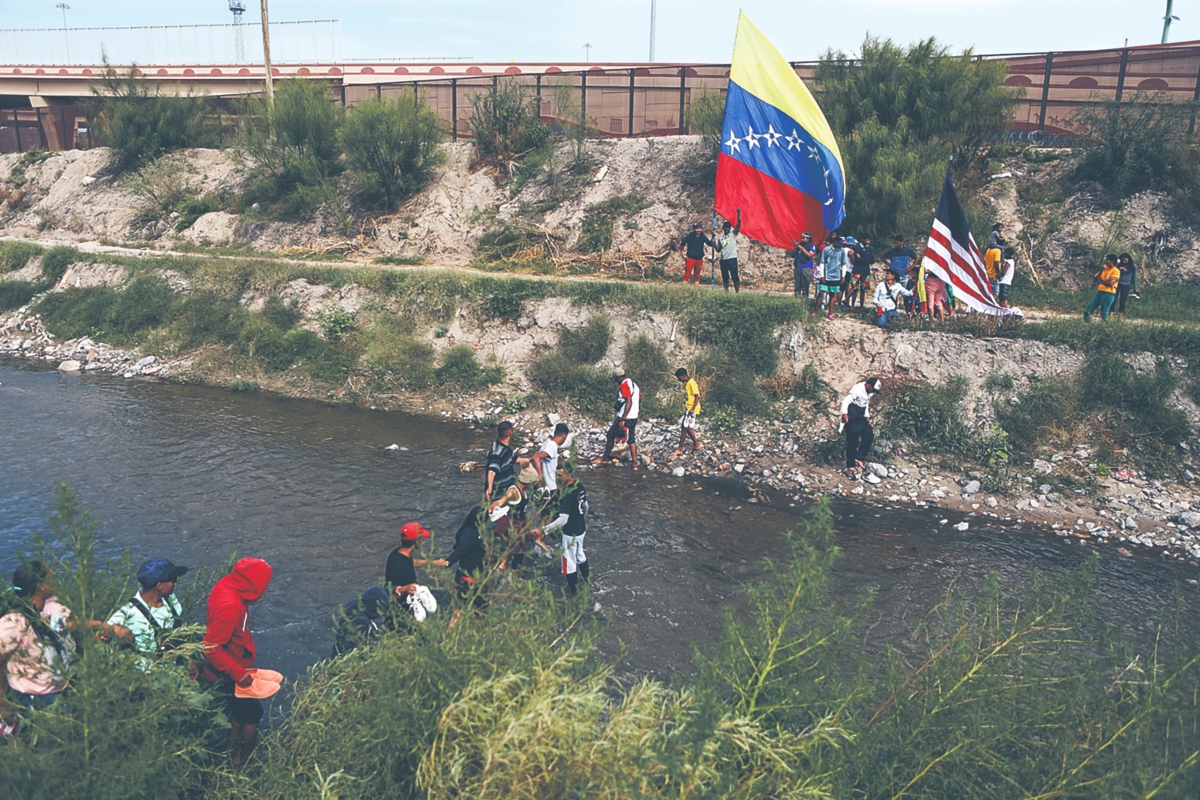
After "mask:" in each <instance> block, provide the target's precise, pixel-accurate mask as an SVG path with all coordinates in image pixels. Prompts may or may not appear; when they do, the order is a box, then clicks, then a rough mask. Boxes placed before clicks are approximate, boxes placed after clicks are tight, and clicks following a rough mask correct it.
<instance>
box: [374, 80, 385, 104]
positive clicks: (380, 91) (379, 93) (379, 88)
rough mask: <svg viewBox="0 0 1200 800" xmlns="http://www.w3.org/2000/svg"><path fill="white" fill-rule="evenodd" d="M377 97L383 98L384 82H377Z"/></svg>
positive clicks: (378, 98)
mask: <svg viewBox="0 0 1200 800" xmlns="http://www.w3.org/2000/svg"><path fill="white" fill-rule="evenodd" d="M375 99H376V100H382V99H383V84H382V83H377V84H375Z"/></svg>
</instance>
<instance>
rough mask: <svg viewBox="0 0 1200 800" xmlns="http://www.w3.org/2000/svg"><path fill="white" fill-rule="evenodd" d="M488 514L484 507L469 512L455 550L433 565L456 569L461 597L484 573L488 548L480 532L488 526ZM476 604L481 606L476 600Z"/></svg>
mask: <svg viewBox="0 0 1200 800" xmlns="http://www.w3.org/2000/svg"><path fill="white" fill-rule="evenodd" d="M486 519H487V516H486V512H485V510H484V508H483V507H482V506H475V507H474V508H472V509H471V510H470V511H468V512H467V516H466V518H465V519H463V522H462V525H460V526H458V532H457V533H455V534H454V549H453V550H451V551H450V555H448V556H446V557H445V558H438V559H435V560H434V561H432V562H431V563H432V564H433V565H434V566H436V567H451V566H453V567H455V568H456V569H455V572H454V582H455V583H456V584H457V585H458V592H459V595H460V596H465V595H467V594H469V593H470V592H471V590H472V589H473V588H474V587H475V582H476V581H477V580H478V576H479V574H480V573H481V572H483V567H484V562H485V561H486V560H487V547H486V546H485V545H484V543H483V539H482V538H481V537H480V535H479V532H480V531H481V530H483V529H484V525H486ZM476 604H477V605H478V604H480V603H479V600H476Z"/></svg>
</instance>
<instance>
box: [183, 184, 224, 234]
mask: <svg viewBox="0 0 1200 800" xmlns="http://www.w3.org/2000/svg"><path fill="white" fill-rule="evenodd" d="M226 208H229V200H228V198H227V197H226V196H225V194H224V193H213V192H208V193H207V194H204V195H201V196H200V197H185V198H184V199H183V200H182V201H181V202H180V203H179V206H178V208H177V210H178V211H179V219H177V220H175V230H176V231H186V230H187V229H188V228H190V227H192V226H193V225H195V224H196V220H198V219H200V218H201V217H203V216H204V215H205V214H211V213H212V212H214V211H221V210H223V209H226Z"/></svg>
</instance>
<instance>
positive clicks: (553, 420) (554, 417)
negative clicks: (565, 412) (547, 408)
mask: <svg viewBox="0 0 1200 800" xmlns="http://www.w3.org/2000/svg"><path fill="white" fill-rule="evenodd" d="M560 422H562V417H560V416H559V415H558V414H547V415H546V424H547V425H549V426H550V427H551V428H553V427H554V426H555V425H557V424H558V423H560Z"/></svg>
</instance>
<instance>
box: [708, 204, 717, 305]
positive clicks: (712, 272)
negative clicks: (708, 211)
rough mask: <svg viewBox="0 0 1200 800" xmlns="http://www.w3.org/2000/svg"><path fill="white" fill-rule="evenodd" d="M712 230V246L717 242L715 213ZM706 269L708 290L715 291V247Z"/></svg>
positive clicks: (714, 213)
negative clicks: (708, 276) (708, 278)
mask: <svg viewBox="0 0 1200 800" xmlns="http://www.w3.org/2000/svg"><path fill="white" fill-rule="evenodd" d="M712 229H713V244H716V241H717V214H716V212H715V211H714V212H713V218H712ZM708 267H709V273H710V283H709V285H708V288H710V289H712V290H714V291H715V290H716V288H717V248H715V247H714V248H713V254H712V260H711V261H710V262H709V265H708Z"/></svg>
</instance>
